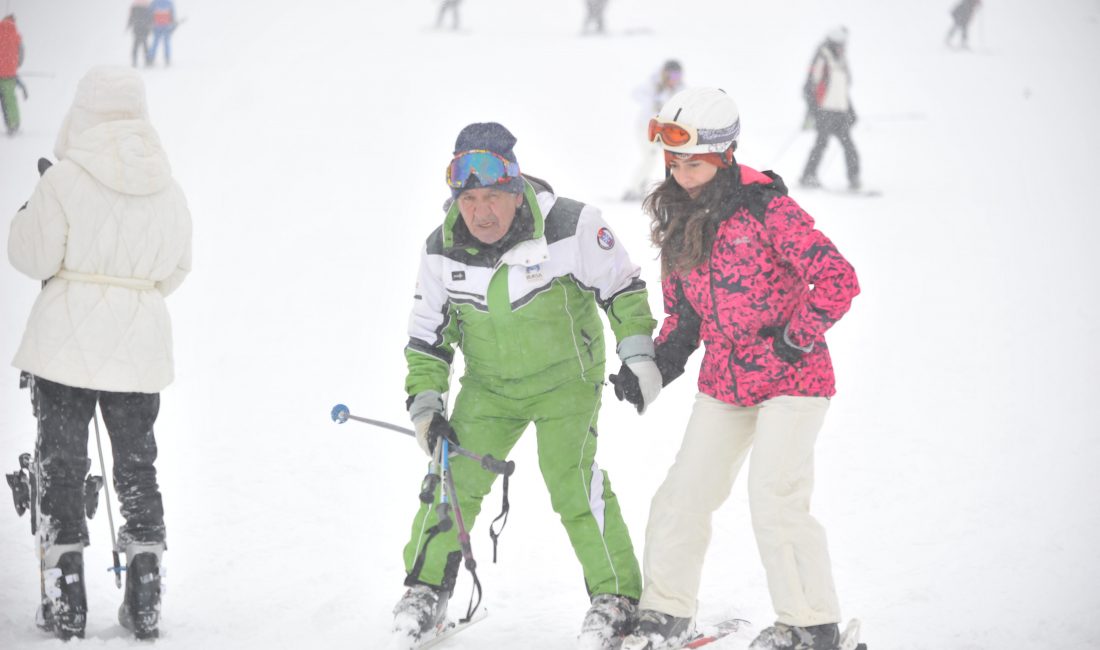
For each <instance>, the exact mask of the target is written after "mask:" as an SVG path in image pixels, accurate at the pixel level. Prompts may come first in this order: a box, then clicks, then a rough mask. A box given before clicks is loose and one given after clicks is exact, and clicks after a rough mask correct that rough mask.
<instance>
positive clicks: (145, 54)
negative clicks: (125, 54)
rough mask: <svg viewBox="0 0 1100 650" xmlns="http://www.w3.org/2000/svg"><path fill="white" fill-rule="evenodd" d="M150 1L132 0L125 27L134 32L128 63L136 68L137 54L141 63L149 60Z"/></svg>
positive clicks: (151, 26) (151, 25)
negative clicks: (139, 54)
mask: <svg viewBox="0 0 1100 650" xmlns="http://www.w3.org/2000/svg"><path fill="white" fill-rule="evenodd" d="M149 2H150V0H134V4H132V5H131V6H130V19H129V21H127V23H126V27H127V28H128V29H130V30H132V31H133V32H134V46H133V47H132V48H131V49H130V63H131V65H133V66H134V67H135V68H136V67H137V66H138V53H139V52H140V53H141V61H142V62H147V61H148V60H149V32H150V31H152V30H153V9H152V7H150V6H149Z"/></svg>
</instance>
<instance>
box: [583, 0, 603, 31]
mask: <svg viewBox="0 0 1100 650" xmlns="http://www.w3.org/2000/svg"><path fill="white" fill-rule="evenodd" d="M585 4H586V5H587V7H588V14H587V15H586V16H585V17H584V24H583V25H581V33H582V34H588V33H590V32H592V31H594V32H596V33H597V34H602V33H604V23H603V14H604V12H605V11H606V10H607V0H585Z"/></svg>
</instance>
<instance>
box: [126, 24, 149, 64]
mask: <svg viewBox="0 0 1100 650" xmlns="http://www.w3.org/2000/svg"><path fill="white" fill-rule="evenodd" d="M139 54H140V55H141V56H140V57H139V56H138V55H139ZM130 62H131V63H132V64H133V66H134V67H135V68H136V67H138V64H139V63H140V64H141V65H146V64H148V63H149V30H148V29H135V30H134V46H133V47H132V48H131V49H130Z"/></svg>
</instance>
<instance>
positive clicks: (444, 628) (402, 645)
mask: <svg viewBox="0 0 1100 650" xmlns="http://www.w3.org/2000/svg"><path fill="white" fill-rule="evenodd" d="M488 615H489V612H488V611H486V609H485V608H484V607H482V608H480V609H479V610H478V612H477V613H476V614H474V617H473V618H471V619H470V620H468V621H466V622H465V623H460V622H458V621H453V620H446V621H443V622H442V623H440V624H439V625H437V626H435V629H433V630H431V631H429V632H426V633H424V635H423V636H421V637H420V638H419V639H416V638H412V637H404V638H401V636H400V635H399V636H398V637H397V638H395V640H394V642H393V643H392V644H391V645H390V648H391V650H399V649H400V650H422V649H423V648H434V647H435V646H437V645H439V644H441V643H443V642H444V641H446V640H447V639H449V638H451V637H452V636H454V635H456V634H458V633H459V632H461V631H463V630H465V629H466V628H468V627H470V626H471V625H473V624H475V623H478V622H480V621H483V620H485V617H486V616H488Z"/></svg>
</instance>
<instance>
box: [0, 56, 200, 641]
mask: <svg viewBox="0 0 1100 650" xmlns="http://www.w3.org/2000/svg"><path fill="white" fill-rule="evenodd" d="M54 153H55V154H56V156H57V158H58V163H57V164H56V165H53V166H52V167H50V168H49V169H47V170H46V171H45V173H44V174H43V176H42V178H41V180H39V182H38V185H37V187H35V190H34V193H33V194H32V195H31V198H30V200H29V201H28V202H27V203H26V204H25V205H24V207H23V208H21V209H20V210H19V212H18V213H16V215H15V218H14V219H13V220H12V224H11V236H10V239H9V240H8V258H9V259H10V261H11V264H12V266H14V267H15V268H16V269H18V270H19V271H20V272H22V273H24V274H26V275H28V276H30V277H31V278H34V279H35V280H46V281H47V282H46V284H45V286H44V288H43V289H42V291H41V293H40V294H39V295H38V299H37V300H36V301H35V303H34V307H33V308H32V309H31V315H30V318H29V319H28V322H27V328H26V331H25V332H24V334H23V341H22V343H21V345H20V346H19V350H18V352H17V353H16V355H15V360H14V361H13V365H15V366H16V367H17V368H20V369H22V370H24V371H26V372H28V373H30V374H31V375H32V376H33V377H32V384H31V396H32V401H33V405H34V412H35V415H36V416H37V418H38V439H37V442H36V444H35V452H36V457H37V458H36V462H37V465H38V467H39V474H38V477H39V485H40V486H41V493H40V499H41V502H40V505H39V508H38V510H39V512H40V514H41V523H40V524H39V526H38V545H39V552H40V554H41V560H42V566H43V568H44V570H45V571H44V575H50V574H51V572H50V570H55V571H52V574H54V575H55V577H53V578H50V582H49V584H47V585H45V591H46V594H48V595H49V598H48V602H44V603H43V608H42V610H41V611H40V612H39V623H40V625H42V626H43V628H44V629H46V630H47V631H51V632H53V633H54V634H56V635H57V636H58V637H60V638H63V639H67V638H70V637H73V636H76V637H81V636H83V635H84V626H85V620H86V611H87V601H86V597H85V589H84V559H83V553H84V547H85V546H86V545H88V543H89V538H88V526H87V522H86V521H85V518H84V477H85V475H86V473H87V472H88V469H89V467H90V463H91V461H90V460H89V459H88V426H89V423H90V422H91V420H92V418H93V417H94V413H95V407H96V404H97V403H98V404H99V407H100V411H101V412H102V413H103V422H104V424H105V425H106V428H107V432H108V434H109V435H110V438H111V448H112V450H113V452H114V484H115V488H116V490H117V493H118V498H119V507H120V510H121V512H122V515H123V517H124V518H125V520H126V521H125V524H124V525H123V526H121V527H120V529H119V531H118V540H117V549H116V550H118V551H121V552H124V553H125V554H126V560H127V561H126V564H127V568H126V573H125V578H126V592H125V595H124V600H123V605H122V607H121V609H120V610H119V620H120V622H121V623H122V624H123V625H124V626H126V627H127V628H129V629H131V630H133V632H134V633H135V635H136V636H137V637H139V638H150V637H155V636H157V633H158V622H159V612H160V568H161V564H162V556H163V552H164V550H165V528H164V510H163V507H162V504H161V494H160V489H159V487H158V486H157V472H156V468H155V466H154V464H153V463H154V460H155V459H156V457H157V445H156V439H155V437H154V435H153V424H154V423H155V421H156V419H157V411H158V409H159V406H160V394H159V393H160V391H161V390H163V389H164V388H165V387H166V386H168V384H169V383H171V381H172V375H173V369H172V367H173V363H172V337H171V325H170V322H169V318H168V311H167V308H166V305H165V301H164V297H165V296H167V295H168V294H170V293H171V292H172V291H174V290H175V289H176V287H178V286H179V284H180V283H181V282H182V281H183V279H184V276H186V275H187V273H188V271H189V270H190V268H191V217H190V214H189V213H188V210H187V204H186V202H185V200H184V197H183V193H182V192H181V190H180V188H179V186H178V185H177V184H176V183H175V181H173V180H172V175H171V169H170V168H169V165H168V159H167V158H166V156H165V154H164V150H163V149H162V148H161V145H160V139H159V138H158V136H157V133H156V131H154V130H153V126H152V125H151V124H150V123H149V116H148V110H147V108H146V101H145V87H144V85H143V84H142V81H141V77H139V76H138V74H137V72H134V71H133V70H131V69H129V68H121V67H108V66H103V67H96V68H92V70H91V71H89V72H88V74H87V75H86V76H85V77H84V78H83V79H82V80H81V81H80V83H79V84H78V86H77V90H76V98H75V99H74V101H73V105H72V108H71V109H70V110H69V113H68V115H67V117H66V118H65V121H64V122H63V123H62V126H61V132H60V133H59V135H58V137H57V144H56V146H55V148H54Z"/></svg>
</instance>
